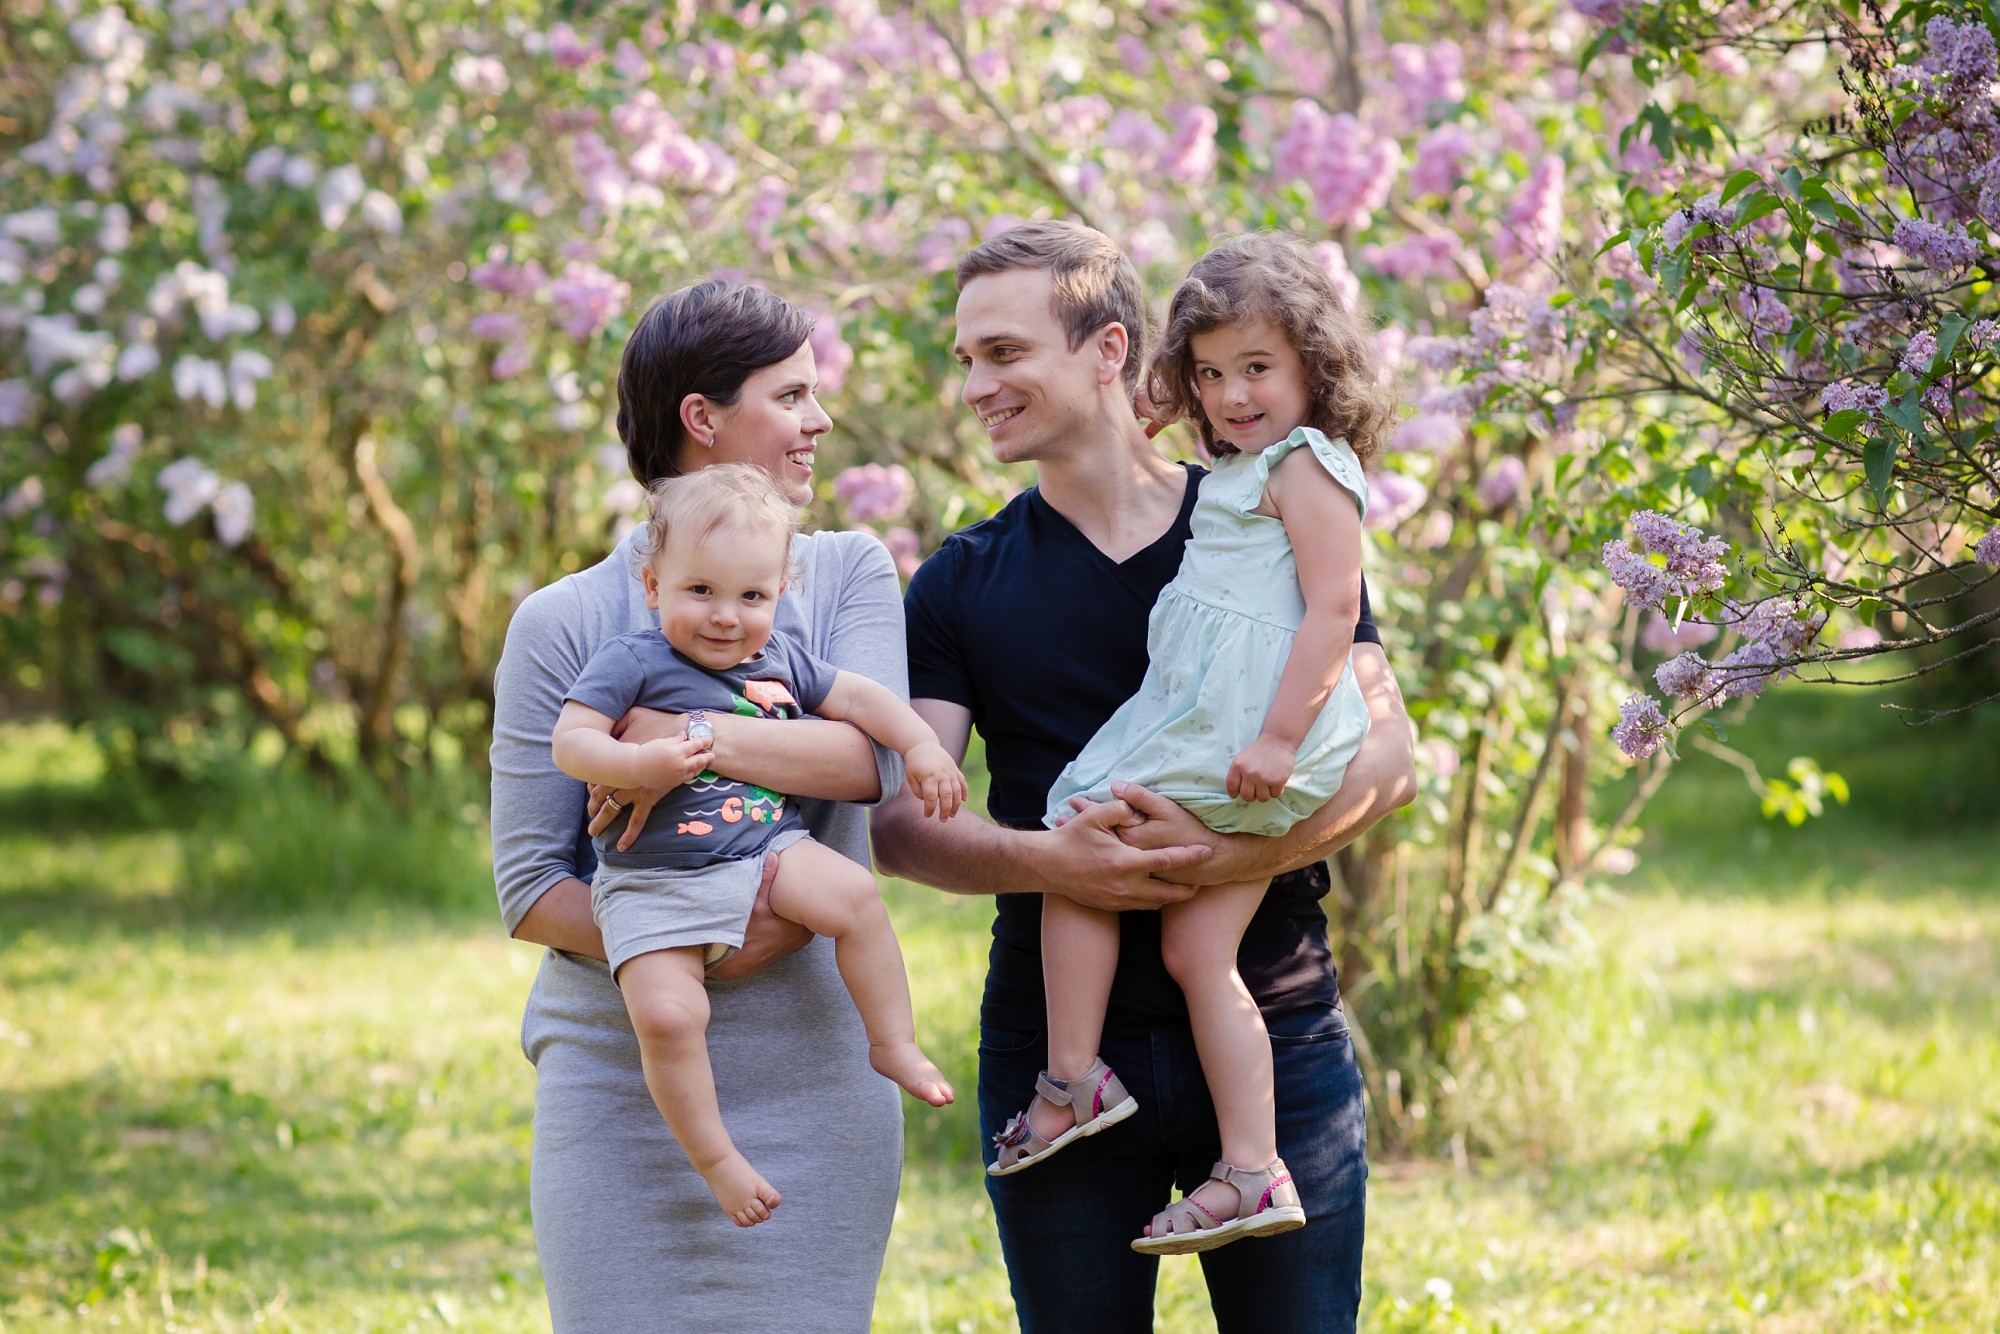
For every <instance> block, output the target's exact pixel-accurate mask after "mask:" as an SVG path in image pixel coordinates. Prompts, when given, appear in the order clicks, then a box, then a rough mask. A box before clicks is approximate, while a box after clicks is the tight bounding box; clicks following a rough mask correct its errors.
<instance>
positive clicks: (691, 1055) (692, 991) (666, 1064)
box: [618, 947, 778, 1227]
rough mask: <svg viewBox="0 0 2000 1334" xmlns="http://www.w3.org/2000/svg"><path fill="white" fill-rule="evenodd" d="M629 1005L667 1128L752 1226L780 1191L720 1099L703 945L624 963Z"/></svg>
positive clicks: (731, 1211) (741, 1222)
mask: <svg viewBox="0 0 2000 1334" xmlns="http://www.w3.org/2000/svg"><path fill="white" fill-rule="evenodd" d="M618 987H619V990H621V991H623V992H624V993H625V1012H626V1013H627V1014H629V1015H631V1016H632V1031H633V1032H634V1033H636V1034H638V1036H639V1063H640V1065H641V1066H643V1067H644V1068H645V1071H646V1087H647V1088H648V1089H649V1090H651V1091H652V1094H653V1102H654V1103H655V1104H657V1105H658V1107H659V1109H660V1115H662V1116H664V1117H666V1118H667V1128H668V1129H669V1130H671V1131H673V1132H674V1138H675V1139H677V1140H679V1141H680V1143H681V1148H682V1149H683V1150H685V1151H686V1153H687V1156H688V1161H689V1162H691V1163H693V1164H694V1170H695V1171H697V1172H699V1173H701V1178H702V1180H703V1181H706V1182H707V1183H708V1188H709V1189H710V1190H711V1191H713V1192H715V1202H716V1203H717V1204H719V1205H721V1206H722V1212H724V1213H726V1214H728V1215H729V1216H730V1217H731V1218H733V1219H735V1220H736V1226H738V1227H753V1226H755V1225H756V1224H758V1223H761V1222H763V1221H764V1220H765V1219H767V1218H769V1217H770V1216H771V1210H773V1209H775V1208H777V1207H778V1192H777V1191H775V1190H773V1189H772V1188H771V1183H770V1182H768V1181H766V1180H764V1178H763V1177H761V1176H759V1175H758V1174H757V1169H756V1168H754V1167H752V1166H750V1163H749V1160H748V1159H746V1158H744V1156H743V1155H742V1154H740V1153H738V1152H737V1151H736V1145H735V1144H734V1143H733V1142H732V1141H731V1140H730V1138H729V1132H728V1131H727V1130H726V1129H724V1128H723V1125H722V1110H721V1109H720V1108H719V1107H717V1106H716V1102H715V1072H714V1071H713V1070H712V1069H710V1067H709V1064H708V991H707V989H706V988H705V987H704V986H703V985H702V977H701V951H700V950H699V949H696V948H692V947H690V948H686V949H672V950H655V951H653V952H652V953H650V954H641V955H637V956H635V957H634V958H631V959H628V960H626V961H625V964H624V966H623V967H621V968H620V969H619V970H618Z"/></svg>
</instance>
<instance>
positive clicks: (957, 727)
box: [870, 699, 1212, 912]
mask: <svg viewBox="0 0 2000 1334" xmlns="http://www.w3.org/2000/svg"><path fill="white" fill-rule="evenodd" d="M910 706H911V707H912V708H914V709H915V710H916V711H917V716H918V717H920V718H922V719H923V720H924V721H925V722H926V723H929V724H930V727H931V730H932V731H934V732H936V733H937V736H938V741H939V743H940V744H941V745H943V747H944V749H945V753H946V754H947V755H949V756H951V757H952V760H953V762H954V763H959V764H962V763H964V760H965V748H966V745H967V743H968V742H970V740H971V739H972V711H971V710H969V709H967V708H966V707H965V706H963V705H961V704H952V703H949V702H947V701H944V700H936V699H916V700H911V701H910ZM1177 809H1178V808H1177ZM1130 818H1132V814H1131V812H1130V811H1129V810H1128V809H1127V808H1126V807H1125V805H1124V803H1122V802H1116V801H1112V802H1105V803H1103V804H1102V805H1099V806H1096V807H1093V808H1092V809H1091V810H1090V811H1089V812H1087V813H1085V814H1083V815H1079V816H1078V817H1077V818H1076V819H1074V820H1071V821H1070V822H1069V823H1068V824H1065V825H1064V826H1063V827H1062V828H1061V829H1056V830H1020V829H1007V828H1004V827H1002V826H1000V825H996V824H994V823H993V822H992V821H990V820H985V819H982V818H980V817H979V816H978V815H977V814H974V813H971V812H961V813H960V818H958V819H956V820H952V821H950V822H948V823H939V822H937V821H935V820H926V819H924V807H923V802H922V801H921V800H919V799H917V798H916V797H915V796H913V795H912V794H911V793H910V792H908V791H904V792H902V793H900V794H898V795H897V796H896V797H894V798H892V799H891V800H889V801H887V802H884V803H883V804H882V805H881V806H878V807H877V808H876V809H875V811H874V812H873V818H872V820H871V822H870V828H871V830H872V831H873V834H874V844H875V860H876V863H877V864H878V865H879V866H880V867H881V868H882V869H883V870H884V871H887V872H888V873H889V874H891V875H897V876H902V877H904V878H905V879H909V880H916V881H920V882H922V883H923V884H927V885H934V886H936V887H937V888H939V889H943V890H948V891H950V892H951V893H954V894H1015V893H1023V892H1027V893H1044V894H1061V895H1063V896H1064V897H1066V898H1070V899H1073V900H1075V901H1076V902H1077V903H1080V904H1082V905H1083V906H1085V907H1087V908H1100V909H1105V910H1107V911H1113V912H1116V911H1121V910H1124V909H1128V908H1158V907H1160V906H1161V905H1163V904H1167V903H1177V902H1179V901H1180V900H1182V899H1184V898H1187V897H1188V896H1189V894H1190V893H1191V892H1192V891H1191V890H1190V889H1188V888H1186V887H1185V886H1183V885H1176V884H1170V883H1168V882H1167V881H1166V880H1164V879H1162V878H1160V877H1161V876H1163V875H1165V874H1166V873H1168V872H1173V871H1180V872H1182V873H1183V875H1185V873H1186V872H1187V870H1188V868H1191V867H1194V866H1195V865H1196V864H1197V863H1199V862H1202V861H1204V860H1206V859H1207V858H1208V857H1209V856H1210V855H1211V852H1210V849H1209V848H1208V847H1206V846H1193V845H1190V846H1176V845H1172V844H1164V843H1162V844H1160V845H1158V846H1155V847H1151V848H1137V847H1129V846H1127V845H1126V844H1125V843H1124V842H1122V841H1120V839H1119V837H1118V832H1117V827H1118V825H1119V823H1120V822H1121V821H1124V820H1128V819H1130ZM1211 837H1212V836H1211ZM1203 883H1206V881H1205V880H1204V879H1203V878H1202V877H1201V876H1199V875H1195V876H1193V877H1192V878H1190V879H1188V884H1190V885H1199V884H1203Z"/></svg>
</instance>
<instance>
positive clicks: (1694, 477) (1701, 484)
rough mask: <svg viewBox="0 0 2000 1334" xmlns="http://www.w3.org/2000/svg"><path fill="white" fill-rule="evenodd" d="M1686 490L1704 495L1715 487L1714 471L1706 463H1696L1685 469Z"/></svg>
mask: <svg viewBox="0 0 2000 1334" xmlns="http://www.w3.org/2000/svg"><path fill="white" fill-rule="evenodd" d="M1687 486H1688V490H1690V491H1692V492H1694V493H1695V494H1696V495H1698V496H1705V495H1707V494H1708V493H1709V492H1710V491H1711V490H1713V489H1714V487H1715V472H1714V470H1713V469H1711V468H1710V467H1709V466H1708V464H1706V463H1697V464H1695V465H1694V466H1693V467H1692V468H1689V469H1688V470H1687Z"/></svg>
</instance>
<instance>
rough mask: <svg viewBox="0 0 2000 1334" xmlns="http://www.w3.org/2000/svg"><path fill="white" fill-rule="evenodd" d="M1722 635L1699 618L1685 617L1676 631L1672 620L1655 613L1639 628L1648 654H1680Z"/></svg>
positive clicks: (1640, 636) (1642, 642) (1664, 615)
mask: <svg viewBox="0 0 2000 1334" xmlns="http://www.w3.org/2000/svg"><path fill="white" fill-rule="evenodd" d="M1720 633H1722V632H1721V631H1720V630H1718V629H1716V628H1715V626H1713V625H1711V624H1709V623H1708V622H1707V621H1704V620H1702V619H1701V618H1700V617H1698V616H1687V617H1683V618H1682V619H1681V624H1680V628H1679V629H1678V630H1676V629H1675V628H1674V623H1673V621H1672V619H1671V618H1669V617H1668V616H1667V615H1666V614H1665V613H1663V612H1658V611H1655V612H1653V613H1651V614H1650V615H1648V616H1647V617H1646V621H1645V624H1644V625H1642V626H1640V627H1639V643H1640V644H1641V645H1642V646H1644V648H1645V650H1646V651H1647V652H1648V653H1679V652H1682V651H1684V650H1687V649H1692V648H1700V647H1701V646H1702V645H1703V644H1706V643H1708V642H1709V641H1711V640H1713V639H1714V638H1715V637H1716V636H1717V635H1718V634H1720Z"/></svg>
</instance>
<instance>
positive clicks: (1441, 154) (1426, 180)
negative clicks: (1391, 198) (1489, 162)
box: [1410, 121, 1478, 199]
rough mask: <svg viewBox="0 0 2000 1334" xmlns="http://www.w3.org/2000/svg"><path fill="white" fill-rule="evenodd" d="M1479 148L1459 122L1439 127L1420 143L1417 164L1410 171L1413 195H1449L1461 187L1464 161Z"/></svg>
mask: <svg viewBox="0 0 2000 1334" xmlns="http://www.w3.org/2000/svg"><path fill="white" fill-rule="evenodd" d="M1477 146H1478V141H1477V140H1476V139H1474V137H1473V134H1472V131H1471V130H1469V129H1467V128H1466V127H1465V126H1463V125H1460V124H1459V123H1458V122H1456V121H1451V122H1448V123H1446V124H1443V125H1440V126H1438V127H1437V128H1436V129H1434V130H1432V131H1431V132H1430V133H1429V134H1426V135H1425V136H1424V137H1423V138H1422V139H1420V140H1418V141H1417V162H1416V165H1415V166H1414V167H1412V168H1410V193H1411V194H1412V195H1414V196H1416V197H1417V198H1419V199H1421V198H1423V197H1424V196H1425V195H1448V194H1450V193H1451V192H1452V190H1453V189H1454V188H1455V187H1456V186H1457V185H1458V180H1459V176H1460V175H1461V174H1462V173H1463V171H1464V168H1465V159H1466V158H1467V157H1468V156H1470V155H1471V153H1472V150H1473V149H1474V148H1475V147H1477Z"/></svg>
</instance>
